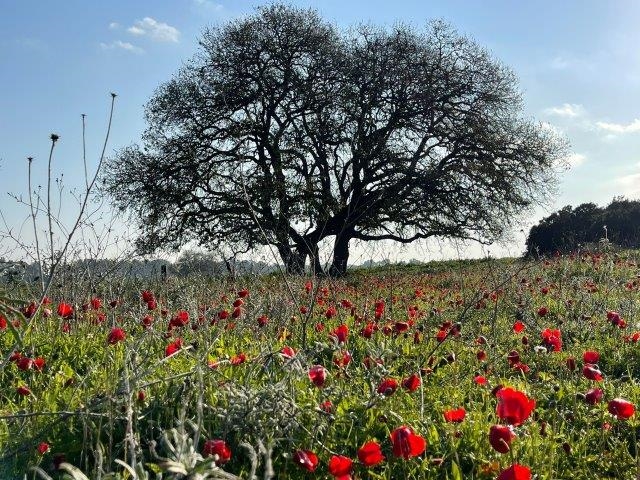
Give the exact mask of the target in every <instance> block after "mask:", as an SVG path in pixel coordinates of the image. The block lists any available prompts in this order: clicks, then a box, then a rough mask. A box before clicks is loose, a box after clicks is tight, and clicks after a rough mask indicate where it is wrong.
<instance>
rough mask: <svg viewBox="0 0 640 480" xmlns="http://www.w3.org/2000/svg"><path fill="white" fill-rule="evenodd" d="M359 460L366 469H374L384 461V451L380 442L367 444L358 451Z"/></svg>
mask: <svg viewBox="0 0 640 480" xmlns="http://www.w3.org/2000/svg"><path fill="white" fill-rule="evenodd" d="M358 460H360V463H362V464H363V465H364V466H365V467H373V466H375V465H378V464H379V463H382V462H383V461H384V455H382V449H381V448H380V444H379V443H378V442H374V441H371V442H367V443H365V444H364V445H362V446H361V447H360V448H359V449H358Z"/></svg>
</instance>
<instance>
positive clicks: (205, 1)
mask: <svg viewBox="0 0 640 480" xmlns="http://www.w3.org/2000/svg"><path fill="white" fill-rule="evenodd" d="M193 4H194V5H196V6H197V7H202V8H206V9H208V10H213V11H215V12H221V11H222V10H224V5H222V4H221V3H217V2H214V1H212V0H193Z"/></svg>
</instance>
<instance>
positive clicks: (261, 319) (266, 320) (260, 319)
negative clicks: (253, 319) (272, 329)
mask: <svg viewBox="0 0 640 480" xmlns="http://www.w3.org/2000/svg"><path fill="white" fill-rule="evenodd" d="M267 323H269V317H267V316H266V315H260V316H259V317H258V326H260V327H264V326H266V325H267Z"/></svg>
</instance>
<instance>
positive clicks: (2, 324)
mask: <svg viewBox="0 0 640 480" xmlns="http://www.w3.org/2000/svg"><path fill="white" fill-rule="evenodd" d="M7 326H8V322H7V319H6V318H4V316H3V315H2V314H1V313H0V330H6V329H7Z"/></svg>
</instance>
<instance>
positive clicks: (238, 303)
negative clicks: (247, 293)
mask: <svg viewBox="0 0 640 480" xmlns="http://www.w3.org/2000/svg"><path fill="white" fill-rule="evenodd" d="M242 305H244V300H242V299H241V298H236V300H235V301H234V302H233V306H234V307H235V308H238V307H241V306H242Z"/></svg>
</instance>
